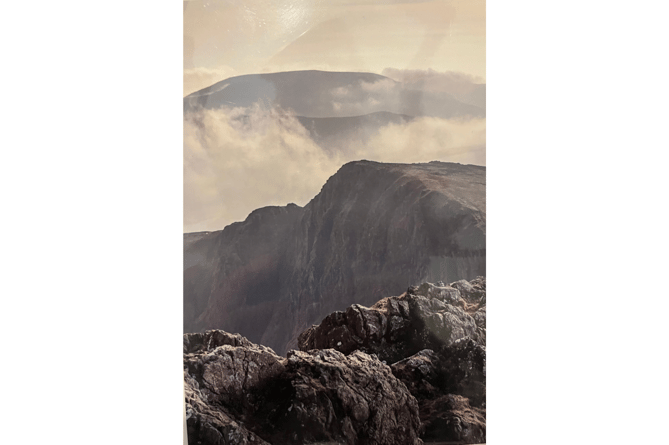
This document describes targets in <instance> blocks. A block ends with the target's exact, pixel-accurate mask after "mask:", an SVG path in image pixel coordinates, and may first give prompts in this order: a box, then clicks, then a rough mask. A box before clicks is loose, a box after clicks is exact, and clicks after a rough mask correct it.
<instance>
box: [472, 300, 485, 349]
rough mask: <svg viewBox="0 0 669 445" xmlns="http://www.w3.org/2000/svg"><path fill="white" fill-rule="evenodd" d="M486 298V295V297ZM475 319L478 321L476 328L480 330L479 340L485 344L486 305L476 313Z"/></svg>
mask: <svg viewBox="0 0 669 445" xmlns="http://www.w3.org/2000/svg"><path fill="white" fill-rule="evenodd" d="M484 298H485V297H484ZM474 321H475V322H476V330H477V331H478V341H479V343H480V344H482V345H483V346H485V344H486V343H485V339H486V308H485V306H484V307H482V308H481V309H479V310H478V311H476V312H475V313H474Z"/></svg>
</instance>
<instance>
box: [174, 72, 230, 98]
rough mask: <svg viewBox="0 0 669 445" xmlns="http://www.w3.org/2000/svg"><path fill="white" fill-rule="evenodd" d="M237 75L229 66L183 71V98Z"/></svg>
mask: <svg viewBox="0 0 669 445" xmlns="http://www.w3.org/2000/svg"><path fill="white" fill-rule="evenodd" d="M236 75H238V73H237V72H236V71H235V70H234V69H233V68H230V67H229V66H221V67H218V68H202V67H200V68H189V69H185V70H184V91H183V94H184V96H188V95H189V94H191V93H194V92H195V91H198V90H201V89H202V88H206V87H208V86H211V85H213V84H215V83H216V82H220V81H221V80H224V79H227V78H228V77H232V76H236Z"/></svg>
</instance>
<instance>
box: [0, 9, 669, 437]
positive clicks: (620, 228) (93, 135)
mask: <svg viewBox="0 0 669 445" xmlns="http://www.w3.org/2000/svg"><path fill="white" fill-rule="evenodd" d="M649 3H650V2H646V5H648V4H649ZM656 4H657V5H662V6H652V7H650V6H642V5H640V4H638V3H629V2H628V3H615V6H614V4H613V3H611V2H595V1H590V2H583V1H566V2H564V1H563V2H559V3H549V2H536V1H512V0H507V1H504V2H489V4H488V15H487V17H488V34H487V54H488V64H487V67H488V73H487V91H488V104H487V116H488V124H487V125H488V138H487V141H488V142H487V154H488V158H487V165H488V181H487V184H488V224H487V226H488V230H489V232H488V252H487V257H488V261H489V265H488V271H489V275H488V277H487V281H488V286H489V290H488V292H489V294H490V298H489V301H490V307H489V311H490V316H489V319H488V329H489V342H488V347H487V351H488V394H489V396H488V443H490V444H502V443H504V444H506V443H509V444H511V443H512V444H514V445H519V444H537V443H541V444H561V445H562V444H565V443H570V444H580V443H583V444H600V443H625V444H629V443H647V442H653V443H657V442H661V441H663V440H665V439H666V438H665V434H666V433H665V431H664V428H662V426H663V424H664V420H666V419H665V417H666V415H665V414H666V409H665V408H664V401H665V399H666V397H667V395H668V391H667V379H666V374H667V372H666V364H665V361H664V360H663V359H664V356H665V351H666V339H667V334H666V330H665V326H666V322H665V314H666V309H667V304H666V297H667V291H666V289H665V288H666V286H665V279H666V276H667V273H666V271H667V267H666V265H667V260H666V250H667V247H668V246H667V231H666V227H667V217H666V200H667V198H666V191H667V190H668V189H669V187H667V180H666V178H667V164H666V154H665V153H666V149H667V137H666V126H667V121H668V119H667V117H668V116H667V110H666V103H667V99H668V94H667V84H666V79H667V66H666V62H665V59H666V58H665V57H664V52H665V48H664V45H663V42H666V41H667V40H668V39H667V31H666V29H667V28H666V26H665V21H666V16H667V15H666V12H667V11H666V7H665V6H664V5H663V4H662V3H659V2H657V3H656ZM181 14H182V7H181V4H180V3H178V2H173V3H172V2H165V1H157V0H153V1H143V2H128V3H110V2H107V3H100V2H90V1H72V2H65V3H62V2H46V1H38V2H10V3H8V4H7V5H4V6H3V14H2V17H1V18H0V21H1V22H2V23H1V26H0V33H2V39H1V40H0V41H1V42H2V55H3V64H2V67H3V68H2V71H1V72H2V74H1V76H2V85H3V86H4V94H3V104H2V105H3V107H2V108H3V111H4V113H3V117H2V133H1V134H2V148H3V150H2V162H1V163H0V165H1V166H2V167H1V168H2V175H0V193H1V194H2V196H1V202H2V210H3V211H2V219H1V221H2V234H3V237H4V238H3V249H2V253H3V255H2V258H3V267H2V271H3V274H2V280H1V282H2V298H3V300H2V301H3V305H2V310H1V311H0V312H1V314H2V315H1V317H2V318H1V320H0V329H2V338H3V340H4V341H3V344H4V346H5V347H4V351H3V366H2V381H3V382H4V394H3V397H2V400H3V407H4V409H3V416H2V420H1V422H2V428H1V429H0V431H1V433H0V434H1V436H2V438H1V441H2V442H3V443H22V444H28V443H43V442H47V441H48V442H53V443H67V444H79V443H81V444H90V443H96V444H98V445H100V444H114V445H117V444H135V443H137V444H147V443H156V444H180V443H181V441H182V437H183V436H182V425H183V423H182V415H183V405H182V387H181V379H182V370H181V360H182V358H181V352H182V349H181V324H182V319H181V310H182V306H181V292H182V287H181V286H182V284H181V279H182V277H181V265H182V259H181V249H182V235H181V226H182V158H181V150H182V146H181V133H182V121H181V112H182V105H181V98H182V62H181V57H182V49H181V48H182V47H181V45H182V21H181Z"/></svg>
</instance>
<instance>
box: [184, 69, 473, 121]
mask: <svg viewBox="0 0 669 445" xmlns="http://www.w3.org/2000/svg"><path fill="white" fill-rule="evenodd" d="M258 102H262V103H264V104H266V105H267V106H270V107H274V106H278V107H281V108H283V109H286V110H291V111H292V112H293V113H294V114H295V115H298V116H303V117H306V118H335V117H349V116H361V115H366V114H371V113H376V112H390V113H394V114H404V115H409V116H433V117H441V118H452V117H465V116H469V117H485V109H483V108H481V107H478V106H475V105H472V104H471V103H464V102H461V101H459V100H458V99H456V98H455V97H454V96H453V95H451V94H448V93H445V92H426V91H422V90H419V89H412V88H406V87H404V86H403V85H402V84H400V83H399V82H396V81H395V80H393V79H391V78H389V77H386V76H382V75H380V74H374V73H356V72H331V71H318V70H306V71H286V72H279V73H267V74H247V75H242V76H236V77H231V78H228V79H225V80H222V81H220V82H217V83H215V84H213V85H211V86H209V87H207V88H203V89H201V90H199V91H196V92H194V93H192V94H189V95H188V96H186V97H185V98H184V112H186V113H188V112H190V111H194V110H198V109H201V108H204V109H216V108H221V107H231V108H234V107H249V106H251V105H253V104H255V103H258ZM473 103H479V102H473Z"/></svg>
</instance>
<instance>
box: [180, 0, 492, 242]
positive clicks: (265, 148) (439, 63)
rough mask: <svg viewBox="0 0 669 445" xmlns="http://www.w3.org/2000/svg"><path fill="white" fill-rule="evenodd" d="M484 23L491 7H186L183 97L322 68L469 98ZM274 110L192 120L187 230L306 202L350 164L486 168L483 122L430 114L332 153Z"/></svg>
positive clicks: (362, 3)
mask: <svg viewBox="0 0 669 445" xmlns="http://www.w3.org/2000/svg"><path fill="white" fill-rule="evenodd" d="M485 19H486V17H485V1H484V0H434V1H417V0H414V1H398V0H396V1H391V0H380V1H371V0H253V1H249V0H188V1H185V2H184V91H183V92H184V95H187V94H190V93H192V92H195V91H197V90H200V89H202V88H205V87H208V86H210V85H212V84H214V83H216V82H219V81H222V80H224V79H226V78H228V77H232V76H238V75H242V74H256V73H269V72H278V71H293V70H324V71H356V72H372V73H377V74H384V75H387V76H389V77H392V78H394V79H395V80H397V81H398V82H405V81H406V82H408V83H409V84H411V82H414V81H416V80H420V79H422V80H423V81H424V83H423V84H421V85H422V86H421V88H425V89H426V91H427V90H430V91H431V89H435V88H436V89H437V90H439V89H440V88H441V89H443V88H446V89H444V91H445V92H446V93H449V94H454V95H455V94H456V93H454V92H452V91H451V89H452V88H455V89H456V90H458V91H460V93H463V94H464V93H466V92H467V91H472V90H471V87H472V85H474V84H478V83H485V78H486V58H485V55H486V51H485V39H486V26H485V23H486V20H485ZM456 87H457V88H456ZM463 88H464V89H466V88H470V90H467V91H464V90H462V89H463ZM461 90H462V91H461ZM483 94H485V90H483ZM458 97H461V96H458ZM358 99H360V100H362V99H361V98H358ZM463 100H465V99H463ZM479 100H480V98H479ZM353 105H360V104H359V103H353ZM483 108H485V105H483ZM386 111H387V110H386ZM273 112H274V111H272V110H264V109H261V108H258V107H255V108H254V107H250V108H249V109H245V110H242V111H240V110H236V111H234V113H245V115H248V116H249V119H250V121H251V122H253V123H254V125H253V126H251V127H252V128H250V129H246V128H245V127H244V126H243V125H241V124H240V121H237V120H235V118H234V115H233V114H234V113H233V114H230V113H231V112H230V111H226V110H225V109H211V110H205V111H203V112H202V113H201V115H198V117H197V118H190V119H185V120H184V232H193V231H201V230H220V229H222V228H223V227H225V226H226V225H227V224H230V223H231V222H233V221H242V220H244V219H245V218H246V216H247V215H248V214H249V213H250V212H251V211H252V210H254V209H256V208H259V207H264V206H267V205H286V204H287V203H289V202H294V203H296V204H298V205H305V204H307V203H308V202H309V200H310V199H312V198H313V197H314V196H315V195H316V194H317V193H318V191H319V190H320V189H321V187H322V186H323V184H324V183H325V181H327V178H329V177H330V176H332V175H333V174H334V173H335V172H336V171H337V170H338V169H339V168H340V167H341V165H343V164H344V163H346V162H349V161H352V160H359V159H369V160H374V161H379V162H429V161H432V160H440V161H448V162H461V163H472V164H477V165H485V118H476V119H470V120H458V119H455V120H448V119H438V118H434V117H423V118H419V119H415V120H414V121H412V122H410V123H406V124H404V125H388V126H385V127H383V128H381V129H380V130H379V131H378V133H375V134H373V135H372V136H371V137H370V138H369V139H365V140H362V139H360V140H358V139H352V140H348V139H346V138H344V137H342V138H343V139H342V141H340V142H341V145H342V147H344V148H345V149H341V150H339V149H338V150H326V149H325V148H324V147H322V146H319V145H318V144H317V143H316V142H315V141H314V140H312V139H311V138H310V136H309V133H308V132H307V130H306V129H305V128H304V127H302V125H301V124H300V123H299V122H298V121H297V120H296V119H294V118H292V117H290V116H287V115H286V113H285V112H282V113H283V114H282V118H281V119H277V118H276V116H275V115H273V114H272V113H273ZM355 114H360V113H354V112H351V115H355ZM363 133H364V132H363ZM340 148H341V147H340ZM277 166H281V168H277Z"/></svg>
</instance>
